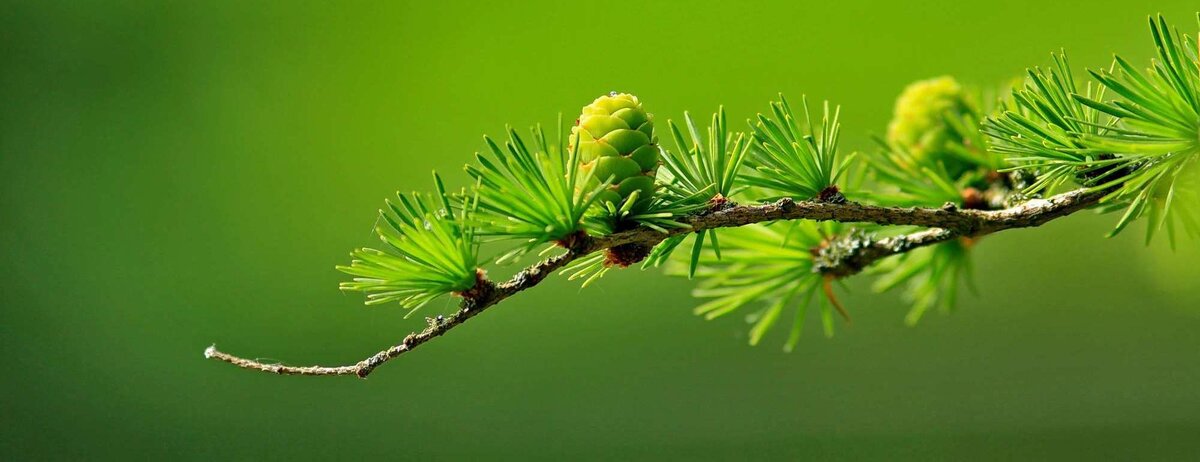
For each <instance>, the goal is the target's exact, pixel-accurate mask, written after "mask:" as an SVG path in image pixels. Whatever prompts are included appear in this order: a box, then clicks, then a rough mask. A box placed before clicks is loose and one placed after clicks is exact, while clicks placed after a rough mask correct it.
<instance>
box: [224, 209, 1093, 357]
mask: <svg viewBox="0 0 1200 462" xmlns="http://www.w3.org/2000/svg"><path fill="white" fill-rule="evenodd" d="M1102 195H1103V194H1102V193H1098V192H1088V191H1085V190H1076V191H1071V192H1067V193H1063V194H1059V195H1057V196H1053V197H1050V198H1047V199H1034V200H1030V201H1027V202H1024V203H1022V204H1020V205H1017V206H1015V207H1010V208H1007V209H1002V210H993V211H982V210H964V209H958V208H956V207H953V206H952V205H947V206H946V207H942V208H915V207H881V206H875V205H866V204H859V203H854V202H826V201H801V202H797V201H794V200H792V199H781V200H779V201H776V202H773V203H769V204H758V205H740V206H729V205H728V204H719V205H714V206H713V207H712V208H711V209H710V210H709V211H706V212H705V213H702V214H698V215H695V216H691V217H688V218H687V219H685V220H684V223H686V224H687V225H688V227H686V228H678V229H673V230H671V231H670V232H668V233H662V232H658V231H655V230H652V229H649V228H645V227H641V228H637V229H633V230H629V231H623V232H620V233H615V234H611V235H608V236H604V237H588V236H583V235H580V236H577V237H575V238H573V239H571V240H570V241H569V242H567V243H565V244H566V245H568V246H569V247H568V248H567V250H566V251H565V252H564V253H562V254H560V255H557V256H554V257H551V258H548V259H546V260H543V261H541V262H538V263H536V264H534V265H532V266H530V267H528V268H526V269H524V270H522V271H521V272H519V273H517V274H516V275H515V276H513V277H512V278H511V279H509V280H508V281H505V282H502V283H499V284H495V283H492V282H490V281H488V280H487V279H486V278H483V277H481V278H480V282H479V284H480V285H477V286H476V288H474V289H472V291H471V292H470V293H469V294H463V300H462V302H461V303H459V308H458V310H457V311H455V312H454V313H453V314H451V315H449V316H444V317H439V318H437V319H431V320H430V321H429V325H428V326H427V327H426V328H425V329H424V330H422V331H421V332H414V333H411V334H409V335H408V336H406V337H405V338H404V340H403V341H401V342H400V343H399V344H397V345H395V346H392V347H390V348H387V349H385V350H383V351H380V352H378V353H375V354H374V355H372V356H370V357H368V358H366V359H364V360H362V361H359V362H358V363H357V364H354V365H348V366H334V367H327V366H305V367H299V366H285V365H282V364H276V363H264V362H261V361H257V360H253V359H246V358H242V357H238V356H234V355H231V354H228V353H225V352H222V351H219V350H217V348H216V346H215V345H214V346H211V347H209V348H208V349H206V350H205V351H204V357H206V358H211V359H217V360H220V361H225V362H227V363H230V364H233V365H235V366H238V367H242V368H246V369H253V370H258V371H263V372H270V373H274V374H285V375H356V376H358V377H362V378H366V377H367V375H369V374H370V373H371V372H372V371H374V370H375V368H377V367H379V365H381V364H383V363H385V362H387V361H389V360H391V359H393V358H395V357H397V356H400V355H401V354H404V353H406V352H408V351H411V350H413V349H414V348H416V347H418V346H421V345H422V344H424V343H425V342H428V341H429V340H432V339H433V338H435V337H438V336H440V335H442V334H444V333H446V332H447V331H449V330H450V329H453V328H454V327H455V326H458V325H460V324H462V323H464V322H466V321H467V320H468V319H471V318H472V317H475V315H477V314H479V313H482V312H483V311H484V310H486V309H488V308H489V307H492V306H495V305H496V304H497V303H499V302H501V301H503V300H504V299H506V298H508V297H511V296H513V295H515V294H516V293H517V292H520V291H522V290H525V289H528V288H530V287H533V286H535V285H537V284H538V283H540V282H542V280H543V279H545V278H546V276H548V275H549V274H550V273H552V272H554V271H555V270H557V269H560V268H562V267H563V266H565V265H567V264H568V263H570V262H571V261H573V260H575V259H576V258H579V257H582V256H585V255H588V254H590V253H593V252H597V251H601V250H605V249H609V248H612V247H615V246H618V245H624V244H641V245H644V246H647V247H649V246H654V245H655V244H658V243H659V242H662V241H663V240H664V239H666V238H668V237H670V236H674V235H680V234H686V233H691V232H696V231H701V230H705V229H712V228H728V227H737V226H744V225H749V224H754V223H763V222H770V221H777V220H801V219H803V220H817V221H838V222H844V223H875V224H881V225H908V226H920V227H926V228H931V229H928V230H924V231H920V232H916V233H912V234H906V235H902V236H896V237H889V238H884V239H879V240H871V239H859V240H857V241H853V242H850V241H845V242H834V243H832V244H831V246H830V249H824V250H822V254H823V256H824V258H821V259H819V261H818V265H817V269H818V270H819V271H821V272H822V273H823V274H825V275H827V276H832V277H837V278H840V277H846V276H850V275H853V274H857V273H858V272H860V271H862V270H863V269H864V268H866V267H868V266H870V265H871V264H872V263H874V262H876V261H878V260H880V259H882V258H886V257H889V256H892V255H896V254H900V253H904V252H908V251H910V250H912V249H916V248H919V247H923V246H927V245H931V244H936V243H938V242H943V241H946V240H949V239H954V238H957V237H978V236H983V235H985V234H991V233H994V232H997V231H1002V230H1005V229H1013V228H1028V227H1034V226H1040V225H1042V224H1044V223H1046V222H1048V221H1050V220H1053V219H1055V218H1059V217H1063V216H1066V215H1070V214H1072V213H1075V212H1077V211H1080V210H1083V209H1086V208H1088V207H1091V206H1093V205H1096V203H1098V202H1099V200H1100V198H1101V197H1102ZM839 246H841V247H839ZM834 248H840V251H839V252H836V253H833V252H831V249H834Z"/></svg>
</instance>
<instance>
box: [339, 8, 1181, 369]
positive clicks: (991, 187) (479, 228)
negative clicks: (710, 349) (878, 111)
mask: <svg viewBox="0 0 1200 462" xmlns="http://www.w3.org/2000/svg"><path fill="white" fill-rule="evenodd" d="M1151 31H1152V34H1153V37H1154V41H1155V44H1156V46H1157V50H1158V56H1157V59H1155V60H1154V61H1153V62H1152V64H1151V66H1150V68H1149V69H1148V70H1144V71H1141V70H1138V69H1136V68H1135V67H1134V66H1132V65H1131V64H1130V63H1128V62H1127V61H1125V60H1124V59H1122V58H1119V57H1118V58H1116V61H1115V64H1114V65H1113V66H1112V68H1111V69H1110V70H1107V71H1095V72H1092V73H1091V75H1092V77H1094V78H1095V80H1096V82H1090V83H1086V84H1082V85H1081V84H1080V83H1078V82H1077V81H1076V78H1075V76H1074V75H1073V74H1072V71H1071V68H1070V65H1069V63H1068V61H1067V58H1066V56H1065V54H1055V55H1052V56H1053V65H1052V66H1051V67H1049V68H1047V69H1040V68H1035V69H1032V70H1029V71H1028V78H1027V80H1026V81H1025V82H1024V83H1023V84H1021V85H1019V86H1018V87H1017V88H1014V89H1012V91H1011V92H1006V93H1011V98H1010V99H1005V100H1003V101H1001V100H1000V99H998V98H994V97H991V96H988V95H986V94H984V92H980V91H975V90H970V89H967V88H964V87H963V86H961V85H960V84H959V83H958V82H957V81H955V80H954V79H952V78H949V77H940V78H936V79H931V80H925V81H921V82H916V83H914V84H912V85H910V86H909V87H907V88H906V89H905V90H904V92H903V93H902V94H901V95H900V97H899V99H898V101H897V103H896V109H895V117H894V118H893V120H892V121H891V123H890V124H889V125H888V129H887V135H886V137H885V139H880V140H878V141H879V145H880V146H881V149H879V150H878V151H877V152H876V154H875V155H874V156H873V157H872V158H871V159H867V160H868V162H863V163H859V164H867V165H869V167H862V166H861V165H860V166H859V167H860V168H858V169H856V170H855V173H859V172H860V171H863V172H869V173H870V178H871V180H872V183H871V184H870V185H869V186H870V188H869V190H868V189H866V188H864V190H862V191H858V190H857V188H858V186H859V185H858V184H857V183H856V182H854V181H853V178H856V177H858V176H861V175H850V174H848V172H849V170H850V169H851V166H852V165H854V164H853V163H852V162H851V159H852V158H853V157H854V156H853V155H851V156H846V157H843V156H841V155H839V153H838V138H839V133H840V126H839V122H838V119H839V109H837V108H833V109H831V107H830V104H829V103H824V104H823V106H822V113H821V115H820V121H819V123H818V122H817V121H816V120H814V118H813V116H812V114H811V113H810V111H809V106H808V103H807V100H803V101H802V105H801V107H802V109H803V114H802V117H801V116H800V114H795V113H793V110H792V108H791V106H790V105H789V103H788V101H787V100H786V99H784V98H783V97H782V96H781V97H780V99H779V101H776V102H772V103H771V110H770V112H769V113H768V114H765V115H764V114H759V115H758V116H757V118H756V119H755V120H753V121H751V122H750V123H749V131H748V132H746V133H738V132H731V131H730V129H729V127H728V124H727V120H726V115H725V111H724V109H723V108H721V109H719V110H718V111H717V113H716V114H714V115H713V116H712V118H711V124H710V125H709V126H708V127H707V129H706V130H701V129H700V127H699V126H698V125H697V123H696V121H695V120H693V119H692V117H691V115H690V114H688V113H684V117H683V121H682V124H676V123H675V122H673V121H668V127H669V130H670V133H671V138H672V140H673V142H674V143H673V144H674V149H664V148H662V147H660V146H659V145H658V144H657V141H656V139H655V133H654V123H653V120H652V117H651V115H650V114H648V113H647V112H646V111H645V109H644V108H643V106H642V103H641V101H640V100H638V98H637V97H635V96H633V95H629V94H618V93H612V94H610V95H606V96H601V97H600V98H597V99H596V100H595V101H593V102H592V103H591V104H589V105H588V106H586V107H584V108H583V111H582V115H581V116H580V118H579V120H578V121H576V124H575V125H574V127H573V128H572V129H571V139H570V143H569V145H568V146H567V147H564V140H563V136H562V134H561V133H559V134H558V135H557V138H558V139H557V143H556V144H553V145H551V144H550V143H549V142H548V141H547V136H546V133H544V132H543V130H542V129H541V128H540V127H535V128H534V129H533V132H532V133H533V135H532V144H531V145H527V144H526V143H525V141H524V140H522V139H521V137H519V136H518V135H517V134H516V132H515V131H513V130H511V129H509V130H508V133H507V140H506V141H505V142H504V143H503V145H501V144H499V143H497V142H496V141H493V140H492V139H491V138H485V141H486V143H487V146H488V150H487V152H486V153H485V154H477V155H476V159H477V163H476V164H474V165H470V166H467V167H466V170H467V173H468V174H469V175H470V176H471V177H472V178H473V179H474V183H475V185H474V188H473V189H471V190H469V192H468V191H465V192H462V193H459V194H456V195H453V196H452V195H448V194H447V193H446V191H445V188H444V187H443V185H442V183H441V180H440V179H437V182H436V183H437V192H436V194H433V195H421V194H413V195H411V196H403V195H400V196H398V200H397V201H396V202H391V201H389V202H388V210H387V211H385V212H383V213H382V214H381V215H382V224H381V225H380V226H378V227H377V232H378V233H379V235H380V238H381V239H382V240H383V241H384V242H385V243H386V245H387V247H386V251H381V250H373V249H360V250H357V251H355V252H354V254H353V256H354V260H353V262H352V263H351V264H350V265H349V266H346V267H339V269H341V270H342V271H345V272H347V273H349V274H352V275H354V276H355V279H354V280H353V281H352V282H347V283H344V284H343V285H342V288H343V289H345V290H355V291H363V292H368V293H369V295H368V303H371V304H374V303H384V302H391V301H397V302H399V303H400V304H401V305H402V306H404V307H407V308H416V307H419V306H421V305H422V304H424V303H427V302H428V301H429V300H431V299H433V298H436V297H438V296H440V295H444V294H447V293H452V292H459V293H461V292H464V291H470V290H471V289H472V288H473V287H474V285H475V284H476V283H477V281H478V276H477V275H478V274H480V273H478V271H480V270H479V269H478V268H476V264H477V261H476V259H477V257H476V255H477V253H478V245H479V242H478V239H477V237H476V236H477V235H479V236H487V237H490V238H492V239H495V240H507V239H519V240H523V241H524V243H523V245H521V246H520V247H518V248H517V249H515V250H513V251H511V252H509V253H508V254H506V255H505V256H503V257H502V258H501V259H500V260H505V259H508V257H513V256H517V255H521V254H523V253H525V252H527V251H528V250H530V249H532V248H533V247H535V246H538V245H544V244H549V245H548V246H547V247H546V250H545V252H550V251H552V250H554V249H555V248H558V247H566V248H571V249H577V247H575V246H574V244H575V243H580V242H590V241H581V240H578V239H580V238H582V237H583V236H585V235H586V236H590V237H597V236H602V235H606V234H610V233H615V232H621V231H626V230H631V229H635V228H639V227H641V228H648V229H650V230H654V231H658V232H662V233H668V232H670V231H671V230H673V229H678V228H687V227H688V225H687V224H686V223H687V221H688V220H687V219H686V217H687V216H688V215H689V214H694V213H712V212H715V211H717V210H720V209H722V208H724V207H728V206H731V205H733V202H732V201H733V199H735V198H736V199H737V200H740V201H745V202H755V201H766V200H776V199H779V198H783V197H788V198H792V199H794V200H816V201H823V202H826V203H840V202H842V201H845V200H846V198H845V197H844V196H843V195H842V193H841V191H843V190H846V189H845V188H846V187H847V186H852V187H853V188H855V189H854V191H853V193H852V195H853V196H854V197H855V198H856V199H857V200H863V201H868V202H872V203H874V204H879V205H889V206H922V207H941V206H943V205H944V204H947V203H948V204H950V205H951V206H955V207H960V208H969V209H978V210H995V209H998V208H1001V207H1004V206H1006V205H1007V204H1010V203H1013V202H1017V201H1020V200H1023V199H1024V198H1025V197H1028V196H1029V195H1038V194H1048V193H1051V192H1054V191H1056V190H1058V189H1061V188H1063V187H1066V186H1068V185H1070V184H1072V183H1077V184H1079V185H1082V186H1083V187H1085V188H1088V189H1091V190H1094V191H1104V192H1105V193H1106V196H1105V198H1104V203H1105V204H1106V205H1107V206H1108V207H1110V208H1123V209H1125V213H1124V215H1123V217H1122V218H1121V220H1120V221H1119V223H1118V224H1117V227H1116V231H1120V230H1121V229H1122V228H1124V227H1126V226H1127V225H1128V224H1129V223H1130V222H1132V221H1133V220H1135V219H1137V218H1141V217H1145V218H1147V225H1148V233H1147V240H1149V239H1150V237H1151V236H1153V234H1154V233H1155V232H1156V231H1158V230H1160V229H1165V230H1166V232H1167V233H1168V234H1169V235H1171V239H1172V242H1173V241H1174V236H1175V234H1177V228H1179V227H1182V229H1183V230H1184V231H1185V232H1187V233H1188V234H1190V235H1192V236H1198V235H1200V213H1198V210H1197V209H1198V208H1200V62H1198V60H1197V50H1196V43H1195V42H1194V41H1193V39H1192V38H1190V37H1188V36H1186V35H1182V34H1179V33H1178V32H1176V31H1174V30H1173V29H1171V28H1169V27H1168V25H1167V24H1166V22H1165V21H1164V20H1163V19H1162V18H1161V17H1159V18H1157V19H1153V20H1152V21H1151ZM1110 94H1111V95H1115V96H1116V97H1117V99H1112V100H1109V99H1106V95H1110ZM561 126H562V124H561V123H560V124H559V127H561ZM660 165H661V166H662V167H663V168H661V169H660V168H659V167H660ZM847 183H852V185H848V184H847ZM452 205H453V207H452ZM867 230H870V231H871V232H872V233H874V232H876V231H880V234H884V235H889V234H892V233H893V232H910V231H912V229H911V228H908V227H902V228H890V229H885V228H882V227H879V228H876V227H874V226H872V225H865V226H864V225H858V226H854V227H851V226H850V225H842V224H837V223H824V224H817V223H814V222H811V221H794V222H791V223H768V224H755V225H749V226H745V227H742V228H737V229H723V230H722V231H721V234H720V238H718V234H717V231H716V230H713V229H706V230H703V231H700V232H698V233H687V234H679V235H675V236H671V237H669V238H666V239H663V240H662V241H661V242H660V243H659V244H658V245H657V246H656V247H654V248H653V249H649V248H645V247H644V246H642V245H641V244H639V243H636V242H635V243H632V244H624V245H621V246H617V247H612V248H608V249H604V251H600V252H593V253H591V254H590V255H582V256H579V258H577V259H575V260H574V261H573V262H572V263H571V264H569V265H568V266H566V267H565V268H563V269H562V270H561V272H560V274H567V275H569V278H570V279H582V280H583V281H584V283H583V285H584V286H587V285H588V284H590V283H592V282H594V281H596V280H597V279H599V278H600V277H602V276H603V275H604V274H606V273H607V272H608V271H610V270H611V269H612V268H613V267H624V266H628V265H630V264H633V263H636V262H638V261H642V262H643V265H642V267H643V268H648V267H657V266H659V265H662V264H664V263H668V262H669V264H667V271H668V273H670V274H676V275H686V276H687V277H689V278H695V279H697V280H698V283H697V289H696V290H695V291H694V295H695V296H697V297H699V298H703V299H707V301H706V302H705V303H703V304H701V305H700V306H698V307H697V308H696V313H697V314H700V315H703V316H705V317H706V318H708V319H712V318H716V317H720V316H723V315H726V314H730V313H733V312H738V311H742V312H747V311H749V312H751V314H750V315H749V316H747V318H748V319H750V321H751V322H752V324H753V326H752V328H751V330H750V343H751V344H757V343H759V342H761V340H762V339H763V337H764V335H766V333H767V332H768V331H769V330H770V329H771V328H772V327H773V326H775V325H777V324H778V323H779V321H780V320H781V319H783V318H784V312H785V311H788V310H792V311H794V314H793V315H792V320H791V323H790V324H791V328H790V334H789V335H788V339H787V341H786V345H787V347H786V348H787V349H791V348H792V347H793V346H794V345H795V344H796V342H797V341H798V339H799V336H800V333H801V332H802V330H803V324H804V322H805V318H806V313H807V312H808V309H809V308H810V307H812V306H813V305H814V304H815V305H816V306H817V309H818V310H819V312H820V317H821V320H822V325H823V330H824V332H825V334H826V335H832V333H833V313H834V311H841V306H840V305H839V304H838V303H837V301H836V299H835V298H834V293H833V287H832V285H833V283H834V282H836V279H835V278H834V276H831V275H832V274H843V273H839V272H832V271H826V273H827V274H823V273H821V272H820V271H816V270H815V268H816V259H817V258H829V255H830V254H832V253H836V252H840V251H844V250H845V248H844V247H839V246H840V245H843V244H845V245H851V244H853V245H858V244H862V243H868V244H869V243H871V239H874V237H873V236H874V234H868V233H867V232H866V231H867ZM1114 232H1115V231H1114ZM689 238H690V239H691V241H690V244H688V245H690V251H687V252H675V250H677V249H679V248H680V247H681V246H684V245H685V243H688V239H689ZM839 238H841V239H839ZM860 238H861V239H860ZM976 242H977V241H976V240H975V239H972V238H968V237H962V238H957V239H953V240H949V241H945V242H941V243H938V244H934V245H929V246H926V247H921V248H918V249H915V250H912V251H908V252H906V253H903V254H901V255H899V256H896V257H893V258H890V259H887V260H885V261H884V262H883V263H882V264H880V265H878V266H877V267H876V268H874V270H875V273H876V274H878V275H879V279H878V280H877V282H876V284H875V289H876V290H880V291H884V290H890V289H893V288H899V287H904V297H905V298H906V299H907V300H909V302H910V303H911V304H912V308H911V310H910V311H909V314H908V316H907V317H906V318H905V319H906V322H908V323H909V324H913V323H916V322H917V321H918V320H919V319H920V318H921V317H922V316H923V315H924V314H925V313H926V312H928V311H929V310H931V309H937V310H939V311H943V312H947V311H950V310H951V309H952V308H953V305H954V302H955V299H956V298H957V292H958V286H959V284H960V283H961V282H963V281H967V282H969V281H970V279H971V278H970V273H971V260H970V258H971V257H970V249H971V248H972V247H973V246H974V245H975V244H976ZM643 258H644V260H643ZM823 264H824V260H823ZM822 268H825V267H822ZM854 269H855V270H857V269H859V268H854ZM818 292H821V294H820V296H818ZM814 299H815V300H814ZM843 314H844V312H843Z"/></svg>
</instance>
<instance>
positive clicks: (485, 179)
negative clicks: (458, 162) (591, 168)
mask: <svg viewBox="0 0 1200 462" xmlns="http://www.w3.org/2000/svg"><path fill="white" fill-rule="evenodd" d="M560 125H561V124H560ZM532 132H533V140H534V145H533V148H534V149H533V150H530V149H529V147H528V146H527V145H526V144H525V142H524V141H523V140H521V138H520V137H519V136H518V135H517V133H516V131H514V130H512V129H509V130H508V140H507V141H505V143H504V147H500V146H499V145H498V144H497V143H496V142H495V141H493V140H492V139H491V138H488V137H484V141H485V142H486V143H487V146H488V151H489V152H488V154H479V153H477V154H476V155H475V157H476V160H477V162H478V165H468V166H467V167H466V171H467V174H469V175H470V176H471V177H472V178H474V179H475V181H476V183H477V187H476V188H475V196H476V197H477V202H478V207H479V213H478V214H477V215H476V217H475V219H476V221H477V222H478V223H479V226H480V233H481V234H483V235H488V236H497V237H501V238H514V239H523V240H525V241H526V243H527V245H526V246H525V247H523V248H521V249H518V250H519V251H520V250H527V249H528V248H530V247H532V246H535V245H537V244H540V243H544V242H550V241H557V240H561V239H565V238H566V237H567V236H570V235H572V234H574V233H576V232H578V231H580V230H581V229H582V228H583V219H584V214H585V213H587V211H588V209H589V207H591V206H592V205H593V204H594V203H595V202H596V201H597V200H598V199H599V197H600V193H601V192H602V191H603V190H604V189H605V188H606V187H607V184H606V183H598V184H593V179H592V176H591V175H589V174H583V173H581V172H580V168H579V162H578V153H577V152H576V151H575V150H571V151H569V152H568V151H567V150H564V149H563V147H562V136H561V135H559V141H558V143H557V145H556V146H550V145H549V144H548V143H547V140H546V134H545V132H544V131H543V130H542V129H541V127H535V128H534V129H533V130H532ZM583 185H588V186H587V187H584V186H583ZM466 199H468V200H469V199H470V198H469V197H468V198H466ZM518 253H519V252H518Z"/></svg>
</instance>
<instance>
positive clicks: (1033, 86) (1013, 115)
mask: <svg viewBox="0 0 1200 462" xmlns="http://www.w3.org/2000/svg"><path fill="white" fill-rule="evenodd" d="M1051 57H1052V58H1053V59H1054V66H1053V67H1050V68H1049V69H1041V68H1034V69H1030V70H1029V71H1028V81H1027V82H1026V83H1025V84H1024V85H1023V86H1022V87H1021V88H1018V89H1015V90H1013V103H1012V104H1011V106H1012V107H1010V108H1008V110H1005V111H1004V112H1003V113H1002V114H1000V115H997V116H994V117H991V118H989V120H988V121H987V123H986V124H985V125H984V132H985V133H986V134H988V135H989V136H990V137H992V138H993V140H994V141H993V143H992V144H993V147H994V149H995V150H996V152H998V153H1000V154H1002V155H1005V156H1007V160H1008V161H1009V162H1010V163H1013V164H1016V165H1015V166H1014V167H1012V168H1020V169H1026V170H1032V171H1033V172H1034V173H1035V175H1036V176H1037V180H1036V181H1035V182H1033V183H1032V184H1031V185H1030V186H1029V187H1027V188H1026V189H1025V192H1026V193H1027V194H1041V193H1045V192H1051V191H1055V190H1058V189H1060V188H1061V187H1062V186H1063V185H1065V184H1068V183H1070V182H1074V181H1079V180H1082V181H1083V182H1091V183H1094V182H1095V181H1104V180H1105V178H1107V177H1109V176H1111V173H1113V172H1119V171H1121V169H1122V168H1124V166H1125V165H1126V164H1128V162H1129V160H1128V159H1111V158H1105V157H1106V155H1107V154H1108V153H1103V152H1095V151H1093V150H1092V149H1090V148H1089V147H1088V145H1087V144H1086V143H1085V141H1084V138H1087V137H1095V136H1102V135H1104V134H1106V133H1107V132H1108V131H1109V129H1110V128H1111V127H1112V125H1113V123H1114V122H1115V120H1114V119H1112V118H1110V117H1107V116H1105V115H1104V114H1103V113H1101V112H1100V111H1097V110H1096V109H1095V108H1093V107H1091V106H1088V105H1086V104H1083V103H1082V102H1081V99H1080V98H1077V97H1076V95H1082V96H1083V97H1084V98H1086V99H1088V100H1092V99H1095V100H1100V99H1103V98H1104V87H1103V86H1093V85H1092V84H1091V83H1089V84H1088V85H1087V86H1086V87H1085V88H1084V89H1083V91H1082V92H1081V91H1080V89H1079V87H1078V85H1077V84H1076V83H1075V76H1074V74H1073V73H1072V72H1071V67H1070V63H1069V61H1068V60H1067V55H1066V54H1065V53H1056V54H1053V55H1051ZM1107 157H1111V156H1107Z"/></svg>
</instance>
